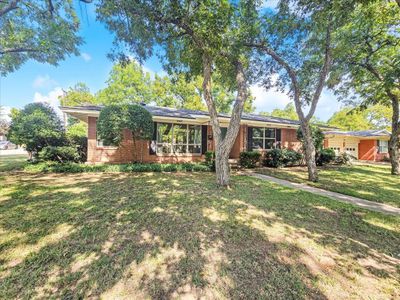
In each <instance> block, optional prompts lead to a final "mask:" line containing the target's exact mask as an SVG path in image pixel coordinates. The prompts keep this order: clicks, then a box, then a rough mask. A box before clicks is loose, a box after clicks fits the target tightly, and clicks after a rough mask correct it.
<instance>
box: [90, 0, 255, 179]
mask: <svg viewBox="0 0 400 300" xmlns="http://www.w3.org/2000/svg"><path fill="white" fill-rule="evenodd" d="M254 2H257V1H239V2H235V3H233V2H230V1H227V0H205V1H193V0H182V1H177V0H154V1H105V0H103V1H100V3H99V5H98V9H97V12H98V16H99V19H100V20H101V21H104V22H105V23H106V24H107V27H108V28H109V29H110V30H112V31H113V32H114V33H115V34H116V45H117V46H120V47H119V48H118V47H117V48H116V49H115V51H114V53H113V55H112V56H114V57H119V58H120V59H122V60H124V57H125V58H126V54H125V50H126V49H127V50H128V51H129V52H131V53H133V54H134V55H135V56H136V57H137V58H138V59H139V60H144V59H147V58H148V57H150V56H151V55H153V54H157V55H158V56H159V57H160V58H161V60H162V61H163V64H164V67H165V69H166V70H167V71H168V72H169V73H172V72H177V73H186V74H187V75H190V76H193V77H194V76H198V75H202V77H203V83H202V90H203V97H204V99H205V102H206V104H207V108H208V111H209V113H210V119H211V125H212V130H213V137H214V141H215V145H216V148H215V149H216V175H217V183H218V184H219V185H221V186H227V185H229V183H230V172H229V163H228V158H229V152H230V150H231V148H232V146H233V143H234V141H235V139H236V136H237V134H238V131H239V126H240V119H241V115H242V111H243V107H244V103H245V101H246V99H247V96H248V82H247V78H246V70H247V67H248V55H249V50H248V49H246V48H244V47H243V46H242V43H241V41H242V40H243V39H244V38H246V36H247V35H248V34H251V33H252V30H251V29H252V26H253V24H254V23H255V18H256V7H255V6H256V5H255V3H254ZM215 70H217V71H218V72H219V73H220V74H221V75H222V79H223V80H224V84H225V85H226V86H229V87H231V88H234V89H235V90H236V94H237V95H236V100H235V103H234V105H233V109H232V113H231V121H230V123H229V126H228V129H227V133H226V136H225V137H224V138H222V135H221V127H220V122H219V120H218V111H217V109H216V104H215V101H214V97H213V81H212V76H213V73H214V71H215Z"/></svg>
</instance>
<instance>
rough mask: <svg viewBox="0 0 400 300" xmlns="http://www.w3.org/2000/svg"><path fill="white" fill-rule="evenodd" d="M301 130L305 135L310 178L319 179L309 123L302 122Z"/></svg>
mask: <svg viewBox="0 0 400 300" xmlns="http://www.w3.org/2000/svg"><path fill="white" fill-rule="evenodd" d="M301 131H302V133H303V137H304V156H305V159H306V163H307V170H308V180H310V181H313V182H317V181H318V170H317V164H316V161H315V146H314V142H313V139H312V134H311V128H310V125H309V124H308V123H302V125H301Z"/></svg>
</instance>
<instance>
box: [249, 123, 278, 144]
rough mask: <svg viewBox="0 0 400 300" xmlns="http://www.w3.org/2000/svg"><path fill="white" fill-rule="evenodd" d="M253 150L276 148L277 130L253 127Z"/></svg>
mask: <svg viewBox="0 0 400 300" xmlns="http://www.w3.org/2000/svg"><path fill="white" fill-rule="evenodd" d="M252 130H253V144H252V147H251V149H252V150H269V149H273V148H274V147H275V142H276V130H275V128H260V127H253V128H252Z"/></svg>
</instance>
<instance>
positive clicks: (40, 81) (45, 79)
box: [32, 75, 57, 89]
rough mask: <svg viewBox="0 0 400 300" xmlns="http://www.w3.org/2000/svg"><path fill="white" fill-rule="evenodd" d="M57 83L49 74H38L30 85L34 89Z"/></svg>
mask: <svg viewBox="0 0 400 300" xmlns="http://www.w3.org/2000/svg"><path fill="white" fill-rule="evenodd" d="M56 84H57V81H55V80H53V79H51V78H50V76H49V75H45V76H42V75H38V76H36V78H35V80H34V81H33V83H32V86H33V87H34V88H36V89H40V88H52V87H53V86H55V85H56Z"/></svg>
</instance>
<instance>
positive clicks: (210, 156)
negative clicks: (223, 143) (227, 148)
mask: <svg viewBox="0 0 400 300" xmlns="http://www.w3.org/2000/svg"><path fill="white" fill-rule="evenodd" d="M204 156H205V164H206V166H208V167H209V168H210V170H211V171H212V172H215V152H213V151H206V153H205V154H204Z"/></svg>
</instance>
